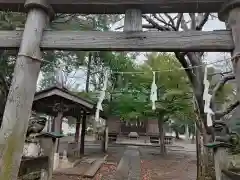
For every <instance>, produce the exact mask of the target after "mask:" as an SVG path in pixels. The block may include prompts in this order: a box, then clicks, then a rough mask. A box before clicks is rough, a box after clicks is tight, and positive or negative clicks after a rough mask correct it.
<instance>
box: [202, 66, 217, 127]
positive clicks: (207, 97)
mask: <svg viewBox="0 0 240 180" xmlns="http://www.w3.org/2000/svg"><path fill="white" fill-rule="evenodd" d="M207 74H208V73H207V66H205V71H204V80H203V84H204V92H203V100H204V102H205V104H204V112H205V113H206V114H207V125H208V126H212V125H213V122H212V115H213V114H214V112H213V111H212V109H211V108H210V102H211V98H212V95H211V94H209V86H210V83H209V81H208V79H207Z"/></svg>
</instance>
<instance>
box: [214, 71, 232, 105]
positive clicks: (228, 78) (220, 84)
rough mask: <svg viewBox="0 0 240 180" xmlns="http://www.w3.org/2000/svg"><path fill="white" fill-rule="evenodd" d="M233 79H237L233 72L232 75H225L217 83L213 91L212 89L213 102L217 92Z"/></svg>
mask: <svg viewBox="0 0 240 180" xmlns="http://www.w3.org/2000/svg"><path fill="white" fill-rule="evenodd" d="M233 79H235V75H234V74H231V75H228V76H225V77H223V78H222V79H221V80H220V81H219V82H218V83H217V85H216V86H215V87H214V88H213V91H212V102H214V100H215V97H216V94H217V92H219V91H220V90H221V89H222V88H223V86H224V85H225V84H226V83H227V82H228V81H230V80H233Z"/></svg>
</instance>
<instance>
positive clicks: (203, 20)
mask: <svg viewBox="0 0 240 180" xmlns="http://www.w3.org/2000/svg"><path fill="white" fill-rule="evenodd" d="M209 16H210V13H205V14H204V15H203V16H201V17H198V18H199V19H200V18H201V20H200V22H199V24H198V25H197V27H196V30H197V31H200V30H202V28H203V26H204V25H205V24H206V22H207V20H208V18H209Z"/></svg>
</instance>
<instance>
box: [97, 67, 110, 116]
mask: <svg viewBox="0 0 240 180" xmlns="http://www.w3.org/2000/svg"><path fill="white" fill-rule="evenodd" d="M108 75H109V72H108V71H106V72H105V75H104V82H103V88H102V91H101V92H100V96H99V99H98V103H97V109H96V113H95V120H96V121H99V113H100V110H103V108H102V102H103V100H104V99H105V94H106V90H107V83H108Z"/></svg>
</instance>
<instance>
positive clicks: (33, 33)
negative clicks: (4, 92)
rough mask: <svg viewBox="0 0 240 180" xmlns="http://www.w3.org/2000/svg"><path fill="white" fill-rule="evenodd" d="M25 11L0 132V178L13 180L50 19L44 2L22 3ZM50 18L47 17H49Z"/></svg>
mask: <svg viewBox="0 0 240 180" xmlns="http://www.w3.org/2000/svg"><path fill="white" fill-rule="evenodd" d="M25 8H26V10H27V11H28V15H27V20H26V23H25V29H24V32H23V35H22V41H21V45H20V49H19V53H18V56H17V61H16V65H15V69H14V75H13V78H12V83H11V87H10V91H9V94H8V99H7V102H6V106H5V111H4V115H3V122H2V127H1V130H0V179H1V180H3V179H4V180H16V179H17V176H18V171H19V167H20V161H21V157H22V151H23V146H24V141H25V137H26V132H27V127H28V121H29V117H30V114H31V108H32V103H33V99H34V94H35V92H36V84H37V79H38V75H39V72H40V67H41V60H42V53H41V50H40V44H41V40H42V35H43V31H44V29H45V28H46V26H47V25H48V23H49V20H50V19H51V18H53V17H54V14H53V10H52V8H51V6H49V4H48V1H47V0H26V2H25ZM49 17H50V18H49Z"/></svg>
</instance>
